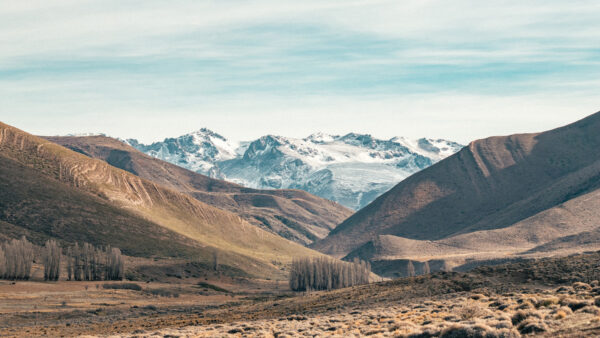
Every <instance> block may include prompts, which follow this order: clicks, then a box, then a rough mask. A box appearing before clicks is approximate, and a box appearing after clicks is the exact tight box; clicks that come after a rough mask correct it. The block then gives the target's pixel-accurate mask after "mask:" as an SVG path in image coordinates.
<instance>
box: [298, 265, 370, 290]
mask: <svg viewBox="0 0 600 338" xmlns="http://www.w3.org/2000/svg"><path fill="white" fill-rule="evenodd" d="M370 276H371V266H370V264H369V263H368V262H364V261H362V260H359V259H358V258H355V259H354V261H353V262H352V263H349V262H344V261H340V260H337V259H333V258H330V257H312V258H308V257H307V258H298V259H294V260H293V261H292V268H291V271H290V288H291V289H292V290H294V291H311V290H331V289H339V288H345V287H349V286H353V285H359V284H367V283H369V277H370Z"/></svg>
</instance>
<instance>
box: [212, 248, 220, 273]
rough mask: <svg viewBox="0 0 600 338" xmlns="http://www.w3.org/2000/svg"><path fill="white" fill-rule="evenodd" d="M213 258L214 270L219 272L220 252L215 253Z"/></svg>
mask: <svg viewBox="0 0 600 338" xmlns="http://www.w3.org/2000/svg"><path fill="white" fill-rule="evenodd" d="M212 258H213V260H212V266H213V270H215V271H219V252H217V250H215V251H213V254H212Z"/></svg>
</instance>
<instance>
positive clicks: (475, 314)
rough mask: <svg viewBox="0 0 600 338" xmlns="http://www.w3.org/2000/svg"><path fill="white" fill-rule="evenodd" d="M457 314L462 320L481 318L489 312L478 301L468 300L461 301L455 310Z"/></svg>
mask: <svg viewBox="0 0 600 338" xmlns="http://www.w3.org/2000/svg"><path fill="white" fill-rule="evenodd" d="M456 313H457V315H458V316H460V318H462V319H463V320H467V319H473V318H481V317H484V316H486V315H487V314H489V311H488V310H486V309H485V308H483V307H482V306H481V305H480V304H479V303H476V302H474V301H468V302H466V303H463V304H462V306H461V307H459V308H458V309H457V311H456Z"/></svg>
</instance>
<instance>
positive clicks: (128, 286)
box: [102, 283, 142, 291]
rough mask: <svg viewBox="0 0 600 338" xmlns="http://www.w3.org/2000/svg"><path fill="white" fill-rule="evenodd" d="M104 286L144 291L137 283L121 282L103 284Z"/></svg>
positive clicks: (105, 287)
mask: <svg viewBox="0 0 600 338" xmlns="http://www.w3.org/2000/svg"><path fill="white" fill-rule="evenodd" d="M102 288H104V289H113V290H134V291H142V287H141V286H140V285H139V284H136V283H119V284H108V283H106V284H102Z"/></svg>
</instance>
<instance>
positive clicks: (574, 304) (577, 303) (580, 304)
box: [560, 298, 589, 311]
mask: <svg viewBox="0 0 600 338" xmlns="http://www.w3.org/2000/svg"><path fill="white" fill-rule="evenodd" d="M560 305H566V306H568V307H569V308H570V309H571V310H572V311H577V310H579V309H582V308H584V307H586V306H588V305H589V303H588V302H587V301H584V300H579V299H572V298H564V299H561V301H560Z"/></svg>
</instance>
